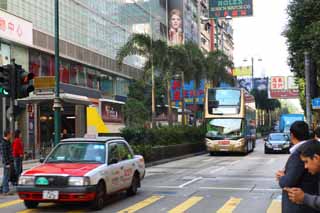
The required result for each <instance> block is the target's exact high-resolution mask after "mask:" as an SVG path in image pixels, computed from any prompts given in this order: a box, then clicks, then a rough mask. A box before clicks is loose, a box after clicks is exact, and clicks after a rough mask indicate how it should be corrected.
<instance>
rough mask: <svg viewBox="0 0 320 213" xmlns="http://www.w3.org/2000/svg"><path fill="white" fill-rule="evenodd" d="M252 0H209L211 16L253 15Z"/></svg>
mask: <svg viewBox="0 0 320 213" xmlns="http://www.w3.org/2000/svg"><path fill="white" fill-rule="evenodd" d="M252 15H253V5H252V0H227V1H226V0H209V17H210V18H216V17H226V16H232V17H238V16H252Z"/></svg>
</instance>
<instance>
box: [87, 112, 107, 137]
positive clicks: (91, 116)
mask: <svg viewBox="0 0 320 213" xmlns="http://www.w3.org/2000/svg"><path fill="white" fill-rule="evenodd" d="M87 128H88V129H94V130H95V131H96V132H97V133H108V132H110V131H109V129H108V128H107V127H106V125H105V124H104V122H103V120H102V118H101V116H100V115H99V113H98V111H97V109H96V108H95V107H87Z"/></svg>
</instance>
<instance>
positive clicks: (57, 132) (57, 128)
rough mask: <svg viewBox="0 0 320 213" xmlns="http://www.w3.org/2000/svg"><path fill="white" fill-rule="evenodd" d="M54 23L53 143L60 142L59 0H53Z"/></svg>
mask: <svg viewBox="0 0 320 213" xmlns="http://www.w3.org/2000/svg"><path fill="white" fill-rule="evenodd" d="M54 2H55V10H54V25H55V40H54V45H55V47H54V49H55V58H54V59H55V98H54V103H53V110H54V144H55V145H57V144H58V143H59V142H60V132H61V100H60V72H59V68H60V65H59V0H55V1H54Z"/></svg>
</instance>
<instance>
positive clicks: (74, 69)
mask: <svg viewBox="0 0 320 213" xmlns="http://www.w3.org/2000/svg"><path fill="white" fill-rule="evenodd" d="M78 72H79V68H78V65H76V64H71V65H70V81H69V82H70V84H73V85H77V84H78V80H77V73H78Z"/></svg>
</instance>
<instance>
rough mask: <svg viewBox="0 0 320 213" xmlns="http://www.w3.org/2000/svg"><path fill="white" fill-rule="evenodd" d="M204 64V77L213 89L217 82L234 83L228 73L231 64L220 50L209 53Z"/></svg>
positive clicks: (231, 66)
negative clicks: (205, 65) (205, 70)
mask: <svg viewBox="0 0 320 213" xmlns="http://www.w3.org/2000/svg"><path fill="white" fill-rule="evenodd" d="M206 64H207V72H206V77H207V80H209V81H211V84H212V86H213V87H216V86H217V85H218V83H219V82H226V83H231V84H233V83H234V79H233V77H232V76H231V74H230V73H229V72H228V71H229V70H230V69H232V68H233V62H232V61H231V60H230V59H229V58H228V56H227V55H226V54H224V52H222V51H221V50H217V51H214V52H210V53H209V54H208V56H207V57H206Z"/></svg>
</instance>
